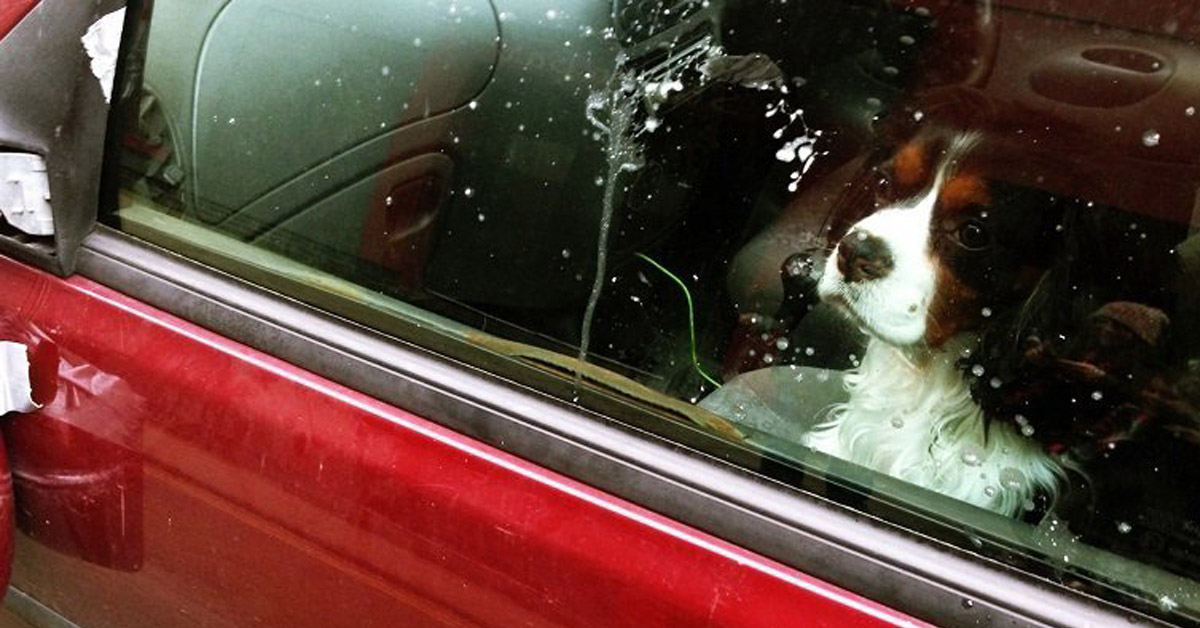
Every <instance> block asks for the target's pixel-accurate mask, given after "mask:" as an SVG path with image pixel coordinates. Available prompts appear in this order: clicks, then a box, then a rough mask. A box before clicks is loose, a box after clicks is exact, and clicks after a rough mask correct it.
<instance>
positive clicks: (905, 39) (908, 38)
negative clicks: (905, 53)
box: [900, 35, 917, 46]
mask: <svg viewBox="0 0 1200 628" xmlns="http://www.w3.org/2000/svg"><path fill="white" fill-rule="evenodd" d="M900 43H902V44H904V45H905V46H911V45H913V44H915V43H917V40H916V39H913V37H912V35H901V36H900Z"/></svg>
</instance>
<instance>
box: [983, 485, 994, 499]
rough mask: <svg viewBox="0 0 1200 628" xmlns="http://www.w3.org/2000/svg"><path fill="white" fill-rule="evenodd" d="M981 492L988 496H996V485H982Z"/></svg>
mask: <svg viewBox="0 0 1200 628" xmlns="http://www.w3.org/2000/svg"><path fill="white" fill-rule="evenodd" d="M983 494H984V495H987V496H988V497H995V496H996V487H994V486H985V487H983Z"/></svg>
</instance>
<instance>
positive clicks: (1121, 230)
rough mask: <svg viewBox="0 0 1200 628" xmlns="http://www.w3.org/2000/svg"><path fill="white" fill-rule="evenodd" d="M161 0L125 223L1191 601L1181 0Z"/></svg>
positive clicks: (1083, 572)
mask: <svg viewBox="0 0 1200 628" xmlns="http://www.w3.org/2000/svg"><path fill="white" fill-rule="evenodd" d="M141 15H142V16H143V21H144V24H143V25H144V26H146V28H144V29H141V31H140V32H142V33H144V36H142V37H140V38H135V39H134V40H133V41H132V42H131V43H130V44H129V45H128V46H127V50H126V54H125V57H124V59H125V68H124V70H125V71H124V76H125V85H124V86H123V89H122V90H121V91H120V94H121V95H120V98H119V100H118V103H117V108H116V112H115V114H114V118H113V120H114V124H113V128H112V129H111V130H110V135H111V136H112V138H113V141H112V142H111V144H112V145H113V150H112V151H111V153H110V165H111V166H113V168H112V172H113V174H114V175H115V176H114V180H115V181H116V183H115V184H114V185H113V186H112V187H111V188H110V190H109V191H110V197H111V198H112V202H111V207H109V208H107V210H108V211H106V212H105V215H104V216H103V220H104V221H106V222H107V223H108V224H110V225H111V226H113V227H115V228H118V229H120V230H123V231H125V232H127V233H129V234H131V235H133V236H136V237H139V238H143V239H145V240H148V241H150V242H153V243H155V244H158V245H160V246H163V247H166V248H168V249H171V250H173V251H175V252H178V253H181V254H183V255H186V256H189V257H191V258H193V259H196V260H198V261H201V262H203V263H206V264H209V265H212V266H214V267H217V268H220V269H222V270H225V271H227V272H230V273H232V274H235V275H238V276H241V277H243V278H245V279H248V280H250V281H253V282H257V283H261V284H263V285H265V286H266V287H268V288H270V289H273V290H276V291H278V292H279V293H281V294H284V295H287V296H290V297H294V298H298V299H301V300H303V301H307V302H309V303H311V304H313V305H315V306H318V307H321V308H325V309H327V310H329V311H332V312H335V313H337V314H340V315H342V316H345V317H347V318H350V319H352V320H355V321H357V322H359V323H362V324H365V325H368V326H370V327H373V328H376V329H379V330H381V331H384V332H386V333H389V334H392V335H394V336H396V337H397V338H399V339H401V340H404V341H410V342H415V343H418V344H421V345H424V346H426V347H429V348H431V349H434V350H436V351H439V352H442V353H445V354H447V355H450V356H452V357H455V358H458V359H461V360H463V361H465V362H468V363H471V364H474V365H476V366H480V367H482V368H485V369H487V370H490V371H493V372H496V373H498V374H499V375H501V376H503V377H508V378H512V379H514V380H517V381H520V382H522V383H524V384H527V385H530V386H533V387H535V388H540V389H542V390H543V391H546V392H549V393H551V394H554V395H558V396H560V397H562V398H564V399H566V400H568V401H570V402H573V403H577V404H580V405H582V406H585V407H589V408H592V409H596V410H599V411H601V412H603V413H605V414H607V415H609V416H612V417H614V418H616V419H618V420H621V421H626V422H629V423H631V424H633V425H636V426H637V427H639V428H643V429H647V430H650V431H654V432H657V433H659V434H665V435H667V436H670V437H672V438H678V439H680V440H681V441H683V442H685V443H686V444H688V445H689V446H693V447H699V448H701V449H708V450H710V451H712V452H718V451H719V452H721V455H724V456H726V457H730V458H732V459H734V460H737V461H739V462H740V463H742V464H745V465H746V466H748V467H750V468H752V469H754V470H757V471H759V472H761V473H764V474H767V475H771V476H774V477H776V478H777V479H783V480H786V481H789V482H792V483H794V484H796V485H797V486H799V487H801V488H803V489H804V490H807V491H810V492H815V493H820V494H822V495H825V496H826V497H830V498H833V499H836V500H838V501H842V502H844V503H846V504H847V505H849V506H850V507H852V508H855V509H859V510H861V511H864V512H868V513H871V514H874V515H879V516H882V517H886V518H889V519H891V520H894V521H897V522H899V523H901V524H903V525H906V526H910V527H912V528H915V529H917V530H918V531H920V532H922V533H923V534H928V535H932V536H935V537H938V538H941V539H944V540H947V541H951V542H954V543H957V544H960V545H961V546H962V547H964V548H966V549H967V550H969V551H972V552H976V553H978V554H980V555H981V556H988V557H991V558H997V559H1001V560H1005V561H1008V562H1011V563H1013V564H1015V565H1017V566H1019V567H1021V568H1023V569H1026V570H1028V571H1030V572H1033V573H1036V574H1038V575H1040V576H1043V577H1047V578H1050V579H1052V580H1055V581H1057V582H1060V583H1065V584H1068V585H1070V586H1072V587H1075V588H1079V589H1082V590H1085V591H1088V592H1090V593H1093V594H1097V595H1101V596H1103V597H1107V598H1110V599H1113V600H1116V601H1119V602H1121V603H1123V604H1127V605H1130V606H1132V607H1136V608H1139V609H1145V610H1149V611H1151V612H1154V613H1158V614H1161V615H1164V616H1170V617H1175V618H1190V619H1193V620H1195V619H1197V618H1200V584H1197V582H1196V579H1197V578H1200V541H1197V539H1198V538H1200V535H1198V534H1197V531H1198V530H1200V519H1197V513H1200V498H1197V497H1196V494H1195V492H1194V491H1193V487H1194V486H1196V485H1197V483H1198V482H1200V470H1198V468H1197V467H1196V465H1194V464H1193V463H1192V460H1193V459H1194V457H1195V455H1196V454H1197V453H1200V405H1198V404H1200V378H1198V369H1200V351H1198V344H1200V326H1198V325H1197V323H1196V321H1197V320H1200V317H1198V316H1197V309H1198V306H1200V302H1198V301H1197V296H1196V295H1197V293H1198V291H1197V290H1196V274H1197V273H1198V272H1200V248H1198V247H1200V245H1198V244H1197V240H1196V238H1195V237H1194V233H1195V224H1196V222H1197V219H1196V207H1197V198H1198V195H1197V180H1198V178H1200V148H1198V147H1200V141H1198V140H1200V137H1198V136H1200V118H1198V117H1197V113H1196V112H1197V107H1200V98H1198V97H1197V96H1196V95H1197V94H1200V49H1198V47H1197V46H1198V42H1200V22H1197V21H1196V20H1195V19H1194V16H1193V15H1192V14H1191V12H1188V11H1181V10H1179V9H1178V8H1177V7H1176V5H1174V4H1173V3H1169V2H1150V3H1145V4H1143V5H1139V7H1138V8H1137V9H1136V10H1134V9H1132V8H1130V7H1125V6H1120V5H1117V4H1111V5H1110V4H1105V5H1095V6H1094V5H1093V4H1091V3H1083V2H1049V1H1047V2H1043V1H1042V0H1002V1H998V2H968V1H957V0H930V1H928V2H918V1H905V0H894V1H891V2H878V1H874V0H872V1H866V0H863V1H857V0H802V1H797V0H778V1H771V2H746V1H740V0H704V1H699V0H685V1H679V2H667V1H665V0H640V1H639V0H616V1H615V2H611V3H610V2H604V1H600V0H578V1H574V2H567V1H564V0H539V1H535V2H525V1H523V2H519V3H518V2H500V1H497V2H494V3H489V2H486V1H484V0H430V1H429V2H424V3H416V4H414V3H406V4H405V5H404V6H403V7H402V8H401V7H398V6H397V5H396V3H393V2H378V1H373V0H372V1H362V2H354V3H337V2H330V1H327V0H303V1H301V2H296V1H289V2H280V1H275V0H230V1H216V0H212V1H201V2H196V1H190V2H181V1H179V0H157V1H156V2H153V3H152V4H150V3H147V4H146V5H145V6H144V8H143V9H142V10H141ZM729 452H736V455H734V454H730V453H729Z"/></svg>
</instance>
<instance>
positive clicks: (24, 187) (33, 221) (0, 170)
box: [0, 153, 54, 236]
mask: <svg viewBox="0 0 1200 628" xmlns="http://www.w3.org/2000/svg"><path fill="white" fill-rule="evenodd" d="M0 213H3V214H4V219H5V220H7V221H8V224H10V225H12V226H14V227H16V228H17V229H20V230H21V231H24V232H25V233H28V234H30V235H39V236H48V235H54V215H53V213H52V212H51V211H50V179H49V178H48V177H47V176H46V161H45V160H43V159H42V157H41V155H33V154H30V153H0Z"/></svg>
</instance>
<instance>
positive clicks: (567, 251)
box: [562, 249, 571, 259]
mask: <svg viewBox="0 0 1200 628" xmlns="http://www.w3.org/2000/svg"><path fill="white" fill-rule="evenodd" d="M562 256H563V259H570V258H571V249H563V250H562Z"/></svg>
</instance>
